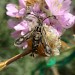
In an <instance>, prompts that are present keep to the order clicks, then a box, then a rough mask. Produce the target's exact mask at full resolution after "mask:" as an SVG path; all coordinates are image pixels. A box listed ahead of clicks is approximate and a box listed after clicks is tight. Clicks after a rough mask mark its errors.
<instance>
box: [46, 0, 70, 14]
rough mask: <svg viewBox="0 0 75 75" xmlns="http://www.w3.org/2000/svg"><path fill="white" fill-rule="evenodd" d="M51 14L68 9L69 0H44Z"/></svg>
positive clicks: (60, 12)
mask: <svg viewBox="0 0 75 75" xmlns="http://www.w3.org/2000/svg"><path fill="white" fill-rule="evenodd" d="M45 2H46V4H47V5H48V7H49V10H50V13H51V14H52V15H62V14H64V13H67V12H69V11H70V4H71V0H45Z"/></svg>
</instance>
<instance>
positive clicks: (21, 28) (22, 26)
mask: <svg viewBox="0 0 75 75" xmlns="http://www.w3.org/2000/svg"><path fill="white" fill-rule="evenodd" d="M14 29H15V30H16V31H21V35H24V34H26V33H27V32H28V31H29V28H28V23H27V21H25V20H23V21H22V22H20V23H19V24H17V25H16V26H14Z"/></svg>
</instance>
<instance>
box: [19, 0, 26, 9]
mask: <svg viewBox="0 0 75 75" xmlns="http://www.w3.org/2000/svg"><path fill="white" fill-rule="evenodd" d="M19 5H20V7H22V8H26V2H25V0H19Z"/></svg>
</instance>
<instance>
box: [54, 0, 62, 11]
mask: <svg viewBox="0 0 75 75" xmlns="http://www.w3.org/2000/svg"><path fill="white" fill-rule="evenodd" d="M54 6H57V7H58V9H59V10H60V9H61V7H62V4H61V3H60V2H59V1H58V0H55V3H54Z"/></svg>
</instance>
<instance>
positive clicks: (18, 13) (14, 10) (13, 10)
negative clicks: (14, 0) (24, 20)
mask: <svg viewBox="0 0 75 75" xmlns="http://www.w3.org/2000/svg"><path fill="white" fill-rule="evenodd" d="M6 9H7V12H6V14H7V15H8V16H11V17H16V18H19V17H23V16H24V15H25V13H26V9H25V8H21V9H20V8H19V7H18V6H16V5H15V4H7V6H6Z"/></svg>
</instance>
